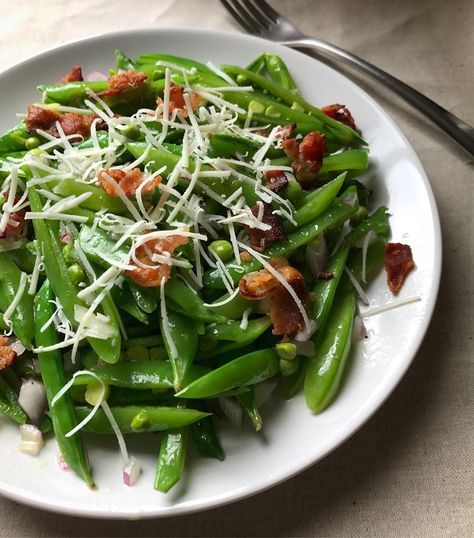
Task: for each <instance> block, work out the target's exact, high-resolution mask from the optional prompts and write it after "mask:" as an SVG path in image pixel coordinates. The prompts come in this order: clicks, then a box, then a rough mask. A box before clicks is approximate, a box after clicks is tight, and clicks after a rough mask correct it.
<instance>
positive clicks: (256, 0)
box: [221, 0, 474, 156]
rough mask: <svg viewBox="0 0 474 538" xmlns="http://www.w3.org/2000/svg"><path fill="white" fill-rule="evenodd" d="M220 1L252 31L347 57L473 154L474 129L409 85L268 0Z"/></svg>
mask: <svg viewBox="0 0 474 538" xmlns="http://www.w3.org/2000/svg"><path fill="white" fill-rule="evenodd" d="M221 2H222V3H223V4H224V6H225V7H226V9H227V10H228V11H229V12H230V14H231V15H232V16H233V17H234V19H235V20H236V21H237V22H238V23H239V24H240V25H241V26H242V27H243V28H244V29H245V30H246V31H247V32H249V33H251V34H254V35H258V36H260V37H263V38H265V39H269V40H270V41H276V42H278V43H281V44H282V45H287V46H289V47H293V48H299V47H309V48H313V49H316V50H318V51H322V52H324V53H327V54H329V55H331V56H336V57H337V58H341V59H343V60H345V61H346V62H347V63H349V64H350V65H352V66H353V67H354V68H356V69H358V70H359V71H361V72H362V73H364V74H366V75H369V76H371V77H372V78H374V79H376V80H378V81H379V82H381V83H382V84H385V86H387V87H388V88H390V89H391V90H392V91H394V92H395V93H397V94H398V95H399V96H400V97H402V98H403V99H405V101H407V102H408V103H410V105H412V106H413V107H415V108H416V109H418V110H419V111H420V112H422V113H423V114H425V116H427V117H428V118H429V119H430V120H431V121H433V122H434V123H436V125H438V127H441V129H443V130H444V131H445V132H446V133H448V134H449V135H450V136H451V137H452V138H454V140H456V142H458V143H459V144H460V145H461V146H462V147H463V148H464V149H466V150H467V151H468V152H469V153H470V154H471V156H474V128H472V127H471V126H470V125H468V124H467V123H466V122H464V121H462V120H461V119H459V118H457V117H456V116H455V115H454V114H451V112H448V111H447V110H446V109H444V108H443V107H441V106H440V105H438V104H437V103H435V102H434V101H432V100H431V99H429V98H428V97H426V96H425V95H423V94H422V93H420V92H419V91H417V90H415V89H414V88H412V87H410V86H408V84H405V83H404V82H402V81H401V80H398V79H397V78H395V77H393V76H392V75H389V74H388V73H386V72H385V71H382V69H379V68H378V67H375V65H372V64H370V63H369V62H366V61H365V60H363V59H362V58H359V57H358V56H356V55H355V54H351V53H350V52H348V51H346V50H344V49H341V48H339V47H336V46H335V45H332V44H331V43H328V42H327V41H323V40H321V39H317V38H314V37H310V36H308V35H305V34H303V33H301V32H300V31H299V30H298V29H297V28H296V27H295V26H294V25H293V24H292V23H291V22H290V21H289V20H288V19H287V18H286V17H284V16H283V15H280V13H278V12H277V11H275V10H274V9H273V8H272V7H271V6H270V5H269V4H267V2H265V0H221Z"/></svg>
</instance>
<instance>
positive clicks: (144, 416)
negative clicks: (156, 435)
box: [130, 410, 151, 430]
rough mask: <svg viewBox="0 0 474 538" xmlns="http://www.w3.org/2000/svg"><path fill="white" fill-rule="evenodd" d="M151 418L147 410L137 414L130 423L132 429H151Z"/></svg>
mask: <svg viewBox="0 0 474 538" xmlns="http://www.w3.org/2000/svg"><path fill="white" fill-rule="evenodd" d="M150 425H151V422H150V416H149V415H148V413H147V412H146V411H145V410H142V411H140V412H139V413H137V414H136V415H135V416H134V417H133V418H132V420H131V422H130V427H131V428H132V429H133V430H146V429H148V428H149V427H150Z"/></svg>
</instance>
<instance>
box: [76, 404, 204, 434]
mask: <svg viewBox="0 0 474 538" xmlns="http://www.w3.org/2000/svg"><path fill="white" fill-rule="evenodd" d="M75 410H76V416H77V420H79V421H80V420H83V419H84V418H86V416H87V415H88V414H89V413H90V410H91V408H90V407H86V406H76V408H75ZM110 410H111V411H112V415H113V416H114V418H115V420H116V421H117V424H118V427H119V429H120V431H121V432H122V433H140V432H158V431H163V430H168V429H170V428H171V429H173V428H181V427H183V426H188V425H189V424H192V423H193V422H195V421H196V420H199V419H201V418H203V417H206V416H208V415H209V413H203V412H201V411H196V410H195V409H179V408H176V407H158V406H139V405H129V406H125V407H115V406H114V407H111V408H110ZM139 413H142V417H143V416H144V417H146V420H143V421H141V424H140V427H135V428H134V427H132V421H133V419H134V418H135V417H136V416H137V415H138V414H139ZM135 424H136V423H134V424H133V425H134V426H135ZM84 431H86V432H91V433H102V434H113V433H114V431H113V429H112V426H111V425H110V422H109V420H108V418H107V416H106V414H105V413H104V411H103V410H102V409H99V410H98V411H97V412H96V414H95V415H94V416H93V418H92V419H91V420H90V421H89V422H88V423H87V424H86V425H85V426H84Z"/></svg>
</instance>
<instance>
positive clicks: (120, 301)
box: [110, 286, 148, 324]
mask: <svg viewBox="0 0 474 538" xmlns="http://www.w3.org/2000/svg"><path fill="white" fill-rule="evenodd" d="M110 295H111V296H112V299H113V301H114V303H115V304H116V305H117V307H118V308H119V309H120V310H123V311H124V312H127V313H128V314H130V315H131V316H133V317H134V318H135V319H136V320H137V321H139V322H140V323H145V324H148V316H147V315H146V313H145V312H144V311H143V310H142V309H141V308H139V307H138V305H137V303H136V301H135V299H134V298H133V296H132V294H131V292H130V290H129V288H127V287H126V286H122V287H120V286H114V287H113V288H112V289H111V290H110Z"/></svg>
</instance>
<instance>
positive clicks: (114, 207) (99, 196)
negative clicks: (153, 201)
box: [53, 178, 127, 215]
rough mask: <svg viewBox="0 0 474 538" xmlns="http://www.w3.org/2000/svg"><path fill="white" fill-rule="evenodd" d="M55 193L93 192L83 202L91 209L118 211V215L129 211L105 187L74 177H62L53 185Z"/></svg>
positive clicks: (63, 194) (79, 193)
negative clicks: (77, 179) (83, 181)
mask: <svg viewBox="0 0 474 538" xmlns="http://www.w3.org/2000/svg"><path fill="white" fill-rule="evenodd" d="M53 192H54V194H59V196H64V197H66V196H80V195H81V194H84V193H86V192H87V193H89V192H90V193H92V194H91V196H89V198H87V200H84V202H82V204H81V205H82V207H84V208H86V209H90V210H92V211H100V210H101V209H107V211H110V212H111V213H116V214H117V215H123V214H125V213H127V208H126V207H125V206H124V204H123V202H122V201H121V200H120V198H118V197H115V196H110V194H107V193H106V192H105V191H104V189H101V188H100V187H96V186H95V185H89V184H86V183H81V182H80V181H76V180H74V179H67V178H66V179H61V180H60V181H58V182H57V183H56V185H55V186H54V187H53Z"/></svg>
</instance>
